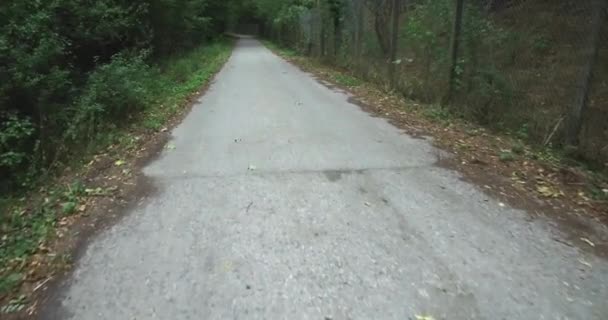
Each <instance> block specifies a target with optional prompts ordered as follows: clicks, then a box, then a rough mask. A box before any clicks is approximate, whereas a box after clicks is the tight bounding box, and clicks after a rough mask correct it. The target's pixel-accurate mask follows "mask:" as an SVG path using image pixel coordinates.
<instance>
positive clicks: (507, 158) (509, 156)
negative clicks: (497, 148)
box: [498, 151, 515, 162]
mask: <svg viewBox="0 0 608 320" xmlns="http://www.w3.org/2000/svg"><path fill="white" fill-rule="evenodd" d="M498 159H500V161H502V162H511V161H515V155H514V154H513V153H512V152H511V151H502V152H501V153H500V154H499V155H498Z"/></svg>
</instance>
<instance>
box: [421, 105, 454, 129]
mask: <svg viewBox="0 0 608 320" xmlns="http://www.w3.org/2000/svg"><path fill="white" fill-rule="evenodd" d="M422 114H423V115H424V116H425V117H427V118H428V119H430V120H433V121H436V122H440V123H442V124H444V125H449V124H450V121H451V119H452V118H453V115H452V114H451V113H450V111H449V110H448V109H447V108H444V107H442V106H439V105H429V106H428V107H427V108H425V109H423V111H422Z"/></svg>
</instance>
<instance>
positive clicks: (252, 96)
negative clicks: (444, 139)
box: [42, 39, 608, 320]
mask: <svg viewBox="0 0 608 320" xmlns="http://www.w3.org/2000/svg"><path fill="white" fill-rule="evenodd" d="M172 134H173V139H172V141H171V145H173V146H174V147H175V148H169V149H167V150H165V151H163V154H162V155H161V156H160V157H159V158H158V159H157V160H155V161H154V162H153V163H152V164H150V165H149V166H148V167H147V168H146V169H145V174H146V175H147V176H149V177H150V178H151V180H152V181H154V184H155V185H156V187H157V188H158V192H156V193H155V194H154V195H152V196H150V197H148V198H147V199H146V200H145V201H143V202H142V203H141V204H140V205H138V206H137V207H135V208H133V209H132V210H131V212H130V213H128V215H127V216H126V217H125V218H124V219H122V220H121V221H120V222H119V223H118V224H116V225H115V226H113V227H111V228H109V229H108V230H107V231H105V232H103V233H102V234H100V235H99V236H98V237H96V238H95V239H94V240H93V241H92V243H91V244H90V245H89V246H88V248H87V249H86V253H84V254H83V256H82V257H81V259H80V260H79V262H78V263H77V267H76V270H75V272H74V273H73V274H72V276H71V278H70V279H68V280H66V281H67V282H66V285H65V287H66V288H65V289H64V290H63V292H62V293H61V297H62V298H61V302H60V303H59V304H58V305H57V306H56V307H55V311H54V312H48V313H46V314H43V315H42V316H43V318H45V317H46V318H48V319H74V320H92V319H111V320H133V319H138V320H139V319H318V320H324V319H332V320H333V319H336V320H337V319H399V320H403V319H417V316H418V317H422V316H428V317H429V318H427V319H431V318H430V317H432V319H436V320H439V319H449V320H454V319H455V320H460V319H492V320H495V319H509V320H512V319H585V320H591V319H598V320H605V319H608V263H607V261H605V260H603V259H602V258H600V257H596V256H594V255H592V254H590V253H585V252H584V251H582V250H580V249H579V248H577V247H574V246H569V245H567V244H565V243H566V241H559V240H560V237H562V236H563V235H562V234H561V233H560V232H559V231H558V230H556V229H555V228H554V227H552V225H551V224H550V223H548V222H547V221H545V220H543V219H530V218H529V215H528V214H527V213H525V212H523V211H518V210H515V209H512V208H509V207H508V206H503V205H501V204H500V203H499V202H498V200H495V199H492V198H490V197H489V196H487V195H485V194H484V193H483V192H482V191H481V189H480V188H479V187H476V186H474V185H472V184H469V183H466V182H463V181H462V180H461V179H460V178H459V175H458V173H456V172H453V171H450V170H447V169H443V168H440V167H438V166H436V164H435V163H436V161H437V158H438V155H439V154H440V151H438V150H436V149H434V148H433V147H432V146H431V144H430V143H429V142H428V141H426V140H423V139H415V138H412V137H409V136H407V135H405V134H403V133H402V132H401V131H400V130H398V129H396V128H395V127H393V126H391V125H390V124H388V123H387V122H386V121H385V120H383V119H379V118H374V117H371V116H370V115H368V114H366V113H365V112H364V111H362V110H361V109H360V108H359V107H357V106H356V105H353V104H351V103H349V102H348V96H347V95H346V94H345V93H343V92H339V91H336V90H332V89H330V88H327V87H325V86H324V85H323V84H321V83H319V82H318V81H316V80H315V79H313V77H311V76H310V75H309V74H306V73H304V72H302V71H300V70H299V69H297V68H296V67H294V66H292V65H290V64H288V63H286V62H285V61H283V60H282V59H280V58H278V57H277V56H275V55H273V54H272V53H271V52H270V51H269V50H267V49H265V48H264V47H263V46H262V45H261V44H260V43H259V42H257V41H256V40H253V39H242V40H240V41H239V43H238V45H237V47H236V49H235V51H234V54H233V56H232V57H231V59H230V60H229V61H228V63H227V64H226V66H225V67H224V69H223V70H222V71H221V72H220V73H219V75H218V76H217V78H216V80H215V82H214V84H213V85H212V86H211V88H210V89H209V91H208V92H207V94H206V95H205V96H204V97H202V98H201V99H200V101H199V103H197V105H196V106H195V107H194V109H193V110H192V112H191V113H190V115H189V116H188V117H187V118H186V119H185V120H184V121H183V123H182V124H181V125H179V126H178V127H177V128H176V129H175V130H174V131H173V133H172ZM556 240H558V241H556Z"/></svg>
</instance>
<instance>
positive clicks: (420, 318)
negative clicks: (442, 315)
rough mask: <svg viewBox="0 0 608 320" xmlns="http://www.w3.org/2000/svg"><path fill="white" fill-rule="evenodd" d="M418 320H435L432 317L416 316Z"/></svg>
mask: <svg viewBox="0 0 608 320" xmlns="http://www.w3.org/2000/svg"><path fill="white" fill-rule="evenodd" d="M416 320H435V318H433V317H432V316H422V315H418V314H417V315H416Z"/></svg>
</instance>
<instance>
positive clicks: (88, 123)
mask: <svg viewBox="0 0 608 320" xmlns="http://www.w3.org/2000/svg"><path fill="white" fill-rule="evenodd" d="M231 47H232V44H231V42H229V41H227V40H222V41H217V42H214V43H209V44H204V45H201V46H200V47H197V48H195V49H193V50H191V51H188V52H187V53H184V54H182V55H177V56H173V57H171V58H169V59H167V60H165V61H162V62H160V63H159V64H157V65H150V64H148V63H146V62H145V60H144V56H141V55H138V56H135V57H133V56H131V57H127V56H125V55H117V56H115V57H114V58H113V59H112V61H111V62H109V63H108V64H106V65H104V66H102V67H101V68H99V69H97V70H96V71H95V72H94V73H92V74H91V76H90V77H89V80H88V82H87V85H86V89H85V90H84V91H83V93H82V95H81V96H80V97H79V98H78V100H77V103H78V107H77V108H75V109H77V110H78V112H76V113H75V115H74V118H73V119H72V121H71V125H70V129H69V130H67V131H66V135H65V137H64V139H65V141H66V143H65V144H63V145H64V147H63V148H64V150H63V152H64V153H67V154H69V155H70V157H69V161H67V162H65V163H63V164H61V165H56V166H55V167H54V168H53V169H51V170H50V171H49V172H48V174H47V175H45V178H46V179H44V181H42V180H41V179H36V180H29V181H27V182H23V186H24V188H25V189H22V190H27V189H29V190H31V191H29V193H26V194H27V195H26V196H23V195H18V193H16V192H15V193H12V194H8V195H5V196H4V197H2V198H0V210H1V211H0V300H2V299H3V298H4V297H7V296H9V295H10V294H12V293H15V291H16V290H17V288H18V287H19V285H20V284H21V283H22V282H23V281H24V280H25V279H27V277H28V275H27V271H28V264H30V263H31V262H32V257H33V256H34V255H36V254H41V253H42V254H45V253H48V251H47V250H48V248H47V245H48V243H49V241H50V240H51V239H52V238H53V237H54V235H55V228H56V227H57V226H58V224H60V223H61V220H62V219H63V218H65V217H68V216H70V215H73V214H75V213H77V212H81V211H83V210H84V208H83V207H82V203H83V201H84V199H86V198H87V197H90V196H99V195H103V194H106V193H109V192H111V190H105V189H99V188H96V189H89V188H87V187H86V186H84V185H83V184H82V183H81V182H78V181H76V182H73V183H71V184H69V185H54V182H53V181H55V180H57V179H58V178H59V177H57V176H56V175H57V174H58V173H60V172H61V169H62V168H64V167H65V166H67V165H70V166H71V167H73V168H79V167H82V166H83V165H84V164H85V163H87V162H88V161H90V159H91V157H92V156H93V155H94V154H96V153H99V152H103V151H104V150H105V149H106V148H107V147H108V146H110V145H111V146H112V149H113V152H120V150H128V149H131V148H134V147H136V146H137V144H138V143H139V141H137V139H136V138H134V137H133V134H132V133H134V132H142V131H146V130H147V131H150V130H152V131H158V130H161V129H162V128H163V127H164V126H165V125H166V122H167V121H168V120H169V119H170V118H171V117H172V116H174V115H175V114H176V113H178V112H179V111H180V110H181V109H182V107H183V106H184V104H185V102H186V100H187V98H188V97H189V96H190V95H192V94H193V93H196V92H197V90H199V89H200V88H201V86H203V85H204V84H205V83H207V82H208V81H209V80H210V78H211V77H212V76H213V74H214V73H215V72H216V71H218V70H219V69H220V68H221V66H222V65H223V64H224V62H225V61H226V60H227V58H228V57H229V55H230V51H231ZM28 128H29V127H28V126H27V124H21V125H20V126H15V127H14V128H13V129H11V130H13V131H21V132H27V131H28V130H29V129H28ZM0 138H2V137H0ZM9 138H10V137H9ZM1 142H2V139H0V143H1ZM16 156H18V155H16ZM76 170H78V169H76ZM54 175H55V176H54ZM23 181H25V180H23ZM30 199H39V200H38V201H37V202H36V203H30ZM13 300H15V299H13ZM22 300H23V299H17V300H15V301H22ZM13 302H14V301H13ZM9 305H10V306H8V307H7V308H4V309H3V311H11V312H14V311H19V305H18V304H17V305H16V304H15V303H12V304H11V303H9ZM23 305H25V304H23Z"/></svg>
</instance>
